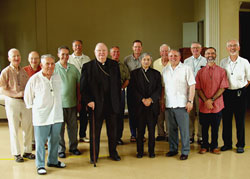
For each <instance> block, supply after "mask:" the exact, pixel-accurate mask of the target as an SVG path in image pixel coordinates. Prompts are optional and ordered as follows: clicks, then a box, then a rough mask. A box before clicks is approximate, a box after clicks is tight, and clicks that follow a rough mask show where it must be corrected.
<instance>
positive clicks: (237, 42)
mask: <svg viewBox="0 0 250 179" xmlns="http://www.w3.org/2000/svg"><path fill="white" fill-rule="evenodd" d="M231 41H235V42H236V44H237V45H238V46H240V43H239V41H238V40H235V39H232V40H229V41H227V47H228V46H229V43H230V42H231Z"/></svg>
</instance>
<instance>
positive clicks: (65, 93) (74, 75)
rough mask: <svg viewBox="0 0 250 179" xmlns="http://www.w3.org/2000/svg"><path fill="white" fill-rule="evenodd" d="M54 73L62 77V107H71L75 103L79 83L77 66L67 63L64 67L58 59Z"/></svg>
mask: <svg viewBox="0 0 250 179" xmlns="http://www.w3.org/2000/svg"><path fill="white" fill-rule="evenodd" d="M55 73H57V74H59V75H60V76H61V79H62V90H61V97H62V107H63V108H71V107H74V106H76V105H77V85H78V83H80V73H79V71H78V70H77V68H76V67H75V66H74V65H72V64H70V63H68V64H67V69H65V68H64V67H63V66H62V65H61V63H60V61H58V62H57V63H56V66H55Z"/></svg>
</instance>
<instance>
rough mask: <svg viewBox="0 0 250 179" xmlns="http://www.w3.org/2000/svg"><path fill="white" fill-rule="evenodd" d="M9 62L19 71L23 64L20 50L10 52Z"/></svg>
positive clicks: (13, 49) (14, 49)
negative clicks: (20, 65)
mask: <svg viewBox="0 0 250 179" xmlns="http://www.w3.org/2000/svg"><path fill="white" fill-rule="evenodd" d="M8 60H9V61H10V63H11V65H12V66H14V67H15V68H17V69H18V66H19V64H20V63H21V55H20V52H19V50H17V49H16V48H12V49H10V50H9V51H8Z"/></svg>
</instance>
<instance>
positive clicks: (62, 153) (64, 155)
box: [58, 152, 66, 158]
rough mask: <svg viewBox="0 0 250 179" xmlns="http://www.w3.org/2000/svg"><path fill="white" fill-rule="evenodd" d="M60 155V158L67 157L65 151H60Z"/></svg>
mask: <svg viewBox="0 0 250 179" xmlns="http://www.w3.org/2000/svg"><path fill="white" fill-rule="evenodd" d="M58 157H59V158H66V154H65V152H60V153H59V154H58Z"/></svg>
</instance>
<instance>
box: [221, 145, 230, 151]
mask: <svg viewBox="0 0 250 179" xmlns="http://www.w3.org/2000/svg"><path fill="white" fill-rule="evenodd" d="M227 150H232V146H227V145H223V146H222V147H221V148H220V151H227Z"/></svg>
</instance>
